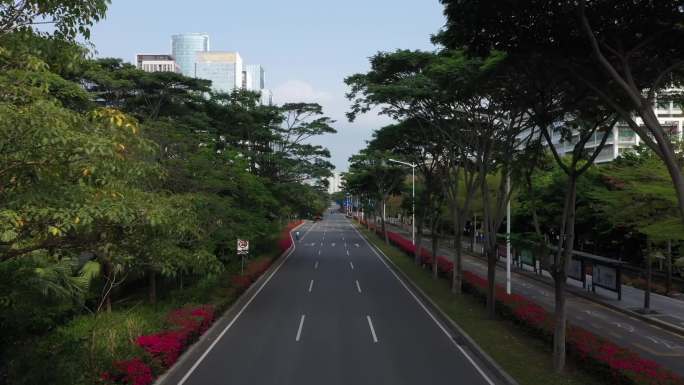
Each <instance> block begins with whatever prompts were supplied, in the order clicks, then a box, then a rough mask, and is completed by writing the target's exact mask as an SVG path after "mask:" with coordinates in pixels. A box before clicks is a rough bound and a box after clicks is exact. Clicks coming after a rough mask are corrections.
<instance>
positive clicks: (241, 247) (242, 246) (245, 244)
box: [237, 239, 249, 275]
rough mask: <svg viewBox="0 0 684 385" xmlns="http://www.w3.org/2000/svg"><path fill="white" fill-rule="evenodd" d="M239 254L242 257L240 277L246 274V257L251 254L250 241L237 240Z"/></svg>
mask: <svg viewBox="0 0 684 385" xmlns="http://www.w3.org/2000/svg"><path fill="white" fill-rule="evenodd" d="M237 253H238V255H239V256H240V257H241V264H240V275H242V274H244V272H245V255H248V254H249V241H248V240H246V239H238V240H237Z"/></svg>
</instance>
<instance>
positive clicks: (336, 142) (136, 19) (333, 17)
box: [91, 0, 444, 171]
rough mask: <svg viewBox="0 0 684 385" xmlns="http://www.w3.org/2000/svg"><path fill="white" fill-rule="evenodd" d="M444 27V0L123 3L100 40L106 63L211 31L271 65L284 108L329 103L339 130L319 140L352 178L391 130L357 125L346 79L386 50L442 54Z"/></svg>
mask: <svg viewBox="0 0 684 385" xmlns="http://www.w3.org/2000/svg"><path fill="white" fill-rule="evenodd" d="M443 23H444V18H443V16H442V7H441V5H440V4H439V1H438V0H413V1H409V0H365V1H362V0H347V1H313V0H290V1H275V0H270V1H263V0H261V1H259V0H251V1H249V0H242V1H232V0H229V1H219V0H192V1H186V0H184V1H179V0H167V1H159V0H142V1H141V0H113V1H112V4H111V6H110V8H109V11H108V14H107V18H106V19H105V20H104V21H102V22H100V23H99V24H97V25H96V26H95V27H94V28H93V30H92V36H91V42H92V43H94V44H95V47H96V49H97V51H98V53H97V56H100V57H120V58H123V59H124V60H127V61H131V62H132V61H133V59H134V56H135V54H136V53H141V52H144V53H170V50H171V48H170V39H171V35H172V34H174V33H182V32H207V33H209V35H210V38H211V49H214V50H231V51H239V52H240V54H241V56H242V57H243V60H244V61H245V63H255V64H261V65H263V66H264V68H265V69H266V71H267V73H266V76H267V79H266V80H267V87H269V88H271V89H272V90H273V91H274V98H275V100H276V102H277V103H283V102H290V101H292V102H296V101H315V102H319V103H321V104H322V105H323V107H324V109H325V111H326V113H327V114H328V115H329V116H331V117H332V118H333V119H335V120H337V123H336V125H335V128H337V130H338V132H339V133H338V134H336V135H332V136H326V137H323V138H320V139H317V140H316V143H320V144H322V145H325V146H326V147H328V148H329V149H330V150H331V152H332V161H333V163H334V164H335V165H336V166H337V168H338V170H342V171H343V170H345V169H346V168H347V158H349V156H350V155H352V154H353V153H355V152H356V151H358V150H360V149H361V148H363V147H364V145H365V141H366V140H368V139H369V138H370V137H371V134H372V132H373V130H374V129H377V128H379V127H381V126H383V125H384V124H387V123H388V121H387V119H386V118H384V117H379V116H376V115H373V114H369V115H366V116H364V117H362V118H360V119H358V120H357V121H356V122H354V123H348V122H347V121H346V119H345V117H344V113H345V112H346V111H347V107H348V102H347V100H346V99H345V98H344V94H345V92H346V86H345V85H344V83H343V79H344V78H345V77H346V76H348V75H351V74H353V73H356V72H364V71H366V70H368V57H370V56H372V55H373V54H375V53H376V52H378V51H388V50H394V49H397V48H407V49H433V46H432V45H431V44H430V39H429V38H430V34H432V33H434V32H436V31H437V30H438V29H439V28H440V27H441V26H442V25H443Z"/></svg>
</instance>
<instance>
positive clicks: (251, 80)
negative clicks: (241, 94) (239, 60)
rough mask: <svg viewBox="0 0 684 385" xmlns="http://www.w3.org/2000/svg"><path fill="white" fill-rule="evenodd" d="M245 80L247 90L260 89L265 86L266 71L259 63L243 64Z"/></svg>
mask: <svg viewBox="0 0 684 385" xmlns="http://www.w3.org/2000/svg"><path fill="white" fill-rule="evenodd" d="M245 74H246V75H247V81H246V82H245V84H246V87H245V89H247V90H249V91H261V90H263V89H264V88H266V71H264V67H262V66H261V65H259V64H247V65H246V66H245Z"/></svg>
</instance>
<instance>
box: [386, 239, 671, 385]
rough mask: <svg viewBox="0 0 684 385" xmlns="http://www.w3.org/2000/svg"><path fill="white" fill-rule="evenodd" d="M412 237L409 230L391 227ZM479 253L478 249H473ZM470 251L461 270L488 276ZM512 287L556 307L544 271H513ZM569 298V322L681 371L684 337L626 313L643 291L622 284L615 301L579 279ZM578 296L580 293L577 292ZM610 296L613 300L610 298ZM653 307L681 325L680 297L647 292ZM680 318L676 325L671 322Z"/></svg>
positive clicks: (443, 250) (500, 278)
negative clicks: (540, 272) (586, 287)
mask: <svg viewBox="0 0 684 385" xmlns="http://www.w3.org/2000/svg"><path fill="white" fill-rule="evenodd" d="M390 229H391V231H395V232H398V233H400V234H402V235H403V236H405V237H406V238H408V239H410V238H411V236H410V231H406V230H405V229H402V228H399V227H397V226H391V228H390ZM440 243H441V246H440V247H439V251H438V254H439V255H443V256H445V257H453V247H451V245H452V242H450V241H446V240H445V241H443V242H440ZM422 244H423V247H425V248H429V247H430V240H429V239H426V238H423V242H422ZM476 252H477V249H476ZM472 254H473V253H464V258H463V268H464V270H467V271H471V272H473V273H476V274H478V275H480V276H483V277H484V276H486V272H487V266H486V263H485V261H484V260H483V259H482V258H480V257H477V256H474V255H472ZM514 272H515V274H514V275H513V277H512V285H511V286H512V291H513V292H514V293H517V294H521V295H523V296H525V297H527V298H528V299H530V300H532V301H534V302H536V303H537V304H539V305H541V306H543V307H544V308H546V309H547V310H549V311H553V308H554V293H553V287H552V286H551V285H550V282H551V281H550V277H549V276H548V274H546V275H544V276H539V275H537V274H535V273H533V272H529V271H520V270H519V269H517V268H516V269H515V270H514ZM496 280H497V283H499V284H501V285H505V282H506V272H505V270H504V268H503V265H502V264H500V265H499V267H498V269H497V272H496ZM569 283H570V285H569V286H570V290H569V291H570V293H571V294H572V295H571V296H569V297H568V300H567V306H568V322H570V323H571V324H576V325H578V326H582V327H584V328H586V329H588V330H590V331H592V332H594V333H596V334H598V335H601V336H603V337H605V338H607V339H609V340H611V341H612V342H614V343H615V344H617V345H620V346H623V347H627V348H630V349H632V350H634V351H636V352H637V353H639V354H640V355H642V356H643V357H645V358H649V359H652V360H654V361H656V362H658V363H660V364H661V365H663V366H664V367H667V368H669V369H670V370H672V371H674V372H677V373H678V374H680V375H684V359H682V358H684V335H682V334H678V333H675V332H673V331H671V330H669V329H668V328H664V327H662V326H659V325H658V324H654V323H652V322H647V321H649V320H647V319H644V318H643V317H641V316H636V315H634V314H631V313H630V314H625V312H626V311H628V310H629V311H631V310H630V309H634V308H638V307H640V306H642V301H643V297H642V296H643V291H641V290H639V289H635V288H632V287H627V286H623V293H622V296H623V301H617V296H616V295H615V293H612V292H610V291H606V290H602V289H598V288H597V292H596V294H593V293H591V292H587V291H585V290H584V289H582V285H581V283H578V282H569ZM580 294H581V295H580ZM611 296H612V298H611ZM651 303H652V307H653V309H655V310H657V311H659V314H656V315H651V316H648V317H652V318H654V319H659V320H660V321H662V322H666V323H669V324H670V326H672V327H678V326H679V325H681V326H682V327H684V323H681V322H684V309H682V307H684V306H682V304H681V302H680V301H678V300H675V299H671V298H668V297H664V296H660V295H657V294H652V295H651ZM675 321H676V322H680V323H679V324H677V323H675Z"/></svg>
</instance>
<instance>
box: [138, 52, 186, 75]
mask: <svg viewBox="0 0 684 385" xmlns="http://www.w3.org/2000/svg"><path fill="white" fill-rule="evenodd" d="M135 65H136V67H137V68H138V69H141V70H143V71H145V72H175V73H180V66H179V65H178V64H177V63H176V61H175V60H174V59H173V56H171V55H167V54H137V55H135Z"/></svg>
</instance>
